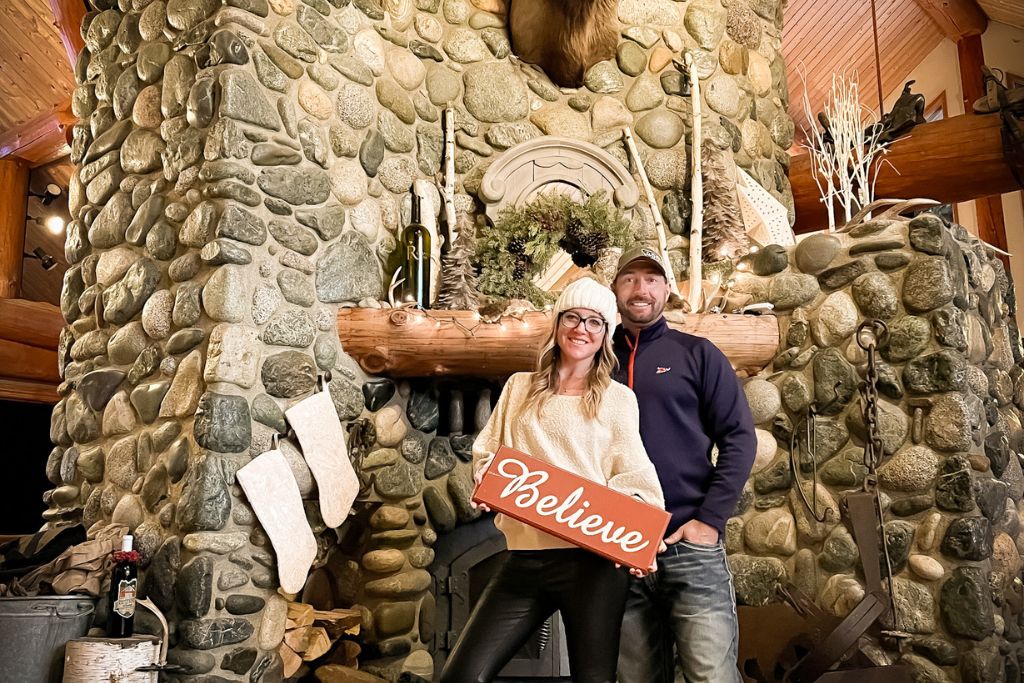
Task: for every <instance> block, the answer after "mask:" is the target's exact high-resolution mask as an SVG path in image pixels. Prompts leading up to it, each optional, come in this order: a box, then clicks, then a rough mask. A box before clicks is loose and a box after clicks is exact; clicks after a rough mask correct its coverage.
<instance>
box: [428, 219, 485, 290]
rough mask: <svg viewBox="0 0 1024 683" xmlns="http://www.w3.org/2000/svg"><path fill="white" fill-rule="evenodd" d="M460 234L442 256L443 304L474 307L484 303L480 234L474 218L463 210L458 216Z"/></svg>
mask: <svg viewBox="0 0 1024 683" xmlns="http://www.w3.org/2000/svg"><path fill="white" fill-rule="evenodd" d="M458 223H459V236H458V237H456V238H455V243H454V244H453V245H452V248H451V250H450V251H449V252H448V253H447V254H445V256H444V257H443V258H442V259H441V291H440V293H439V294H438V295H437V304H438V306H439V307H440V308H447V309H452V310H471V309H475V308H476V307H478V306H479V305H480V292H479V290H478V289H477V281H476V269H475V267H474V265H473V256H474V255H475V254H476V234H475V232H474V229H475V226H474V225H473V223H472V221H471V220H470V219H469V218H468V217H467V216H466V214H461V215H460V216H459V219H458Z"/></svg>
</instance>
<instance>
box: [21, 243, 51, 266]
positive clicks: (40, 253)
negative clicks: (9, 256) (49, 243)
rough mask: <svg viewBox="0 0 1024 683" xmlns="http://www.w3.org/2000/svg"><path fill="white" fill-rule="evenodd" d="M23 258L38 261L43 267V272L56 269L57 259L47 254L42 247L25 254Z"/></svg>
mask: <svg viewBox="0 0 1024 683" xmlns="http://www.w3.org/2000/svg"><path fill="white" fill-rule="evenodd" d="M24 256H25V258H34V259H38V261H39V262H40V263H41V264H42V266H43V270H53V269H54V268H56V267H57V259H55V258H53V257H52V256H50V255H49V254H47V253H46V251H45V250H43V248H42V247H36V248H35V249H33V250H32V253H31V254H28V253H26V254H25V255H24Z"/></svg>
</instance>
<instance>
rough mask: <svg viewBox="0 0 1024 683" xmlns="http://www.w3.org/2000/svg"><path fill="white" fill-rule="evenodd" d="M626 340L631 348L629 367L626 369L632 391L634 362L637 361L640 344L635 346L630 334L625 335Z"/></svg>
mask: <svg viewBox="0 0 1024 683" xmlns="http://www.w3.org/2000/svg"><path fill="white" fill-rule="evenodd" d="M625 338H626V344H627V345H628V346H629V367H628V368H627V369H626V372H627V381H628V383H629V388H630V389H632V388H633V361H634V360H635V359H636V349H637V347H638V346H639V344H634V343H633V341H632V340H631V339H630V338H629V334H628V333H627V334H626V335H625Z"/></svg>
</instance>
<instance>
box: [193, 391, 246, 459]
mask: <svg viewBox="0 0 1024 683" xmlns="http://www.w3.org/2000/svg"><path fill="white" fill-rule="evenodd" d="M195 415H196V417H195V426H194V429H195V439H196V443H198V444H199V445H200V446H202V447H203V448H208V449H209V450H211V451H217V452H220V453H241V452H243V451H244V450H245V449H247V448H249V442H250V440H251V438H252V433H251V427H252V423H251V418H250V415H249V403H248V402H247V401H246V400H245V398H244V397H242V396H232V395H227V394H215V393H213V392H207V393H205V394H203V396H202V397H201V398H200V399H199V405H198V406H197V407H196V414H195Z"/></svg>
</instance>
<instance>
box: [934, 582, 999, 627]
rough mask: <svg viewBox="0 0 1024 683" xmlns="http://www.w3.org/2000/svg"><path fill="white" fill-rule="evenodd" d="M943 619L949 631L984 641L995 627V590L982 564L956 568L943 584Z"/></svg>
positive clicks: (941, 603) (941, 599) (941, 605)
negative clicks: (993, 600) (993, 607)
mask: <svg viewBox="0 0 1024 683" xmlns="http://www.w3.org/2000/svg"><path fill="white" fill-rule="evenodd" d="M939 607H940V609H941V611H942V621H943V622H944V623H945V625H946V628H947V629H948V630H949V632H950V633H952V634H953V635H957V636H963V637H965V638H971V639H973V640H983V639H985V638H987V637H988V636H990V635H991V634H992V631H993V630H994V629H995V618H994V615H993V609H992V593H991V591H990V590H989V585H988V581H987V580H986V577H985V572H984V571H983V570H982V569H981V568H979V567H957V568H956V569H954V570H953V571H952V573H951V575H950V577H949V579H947V580H946V582H945V583H944V584H942V593H941V598H940V601H939Z"/></svg>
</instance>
